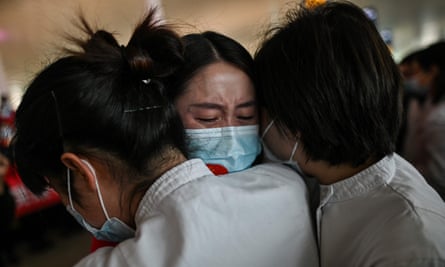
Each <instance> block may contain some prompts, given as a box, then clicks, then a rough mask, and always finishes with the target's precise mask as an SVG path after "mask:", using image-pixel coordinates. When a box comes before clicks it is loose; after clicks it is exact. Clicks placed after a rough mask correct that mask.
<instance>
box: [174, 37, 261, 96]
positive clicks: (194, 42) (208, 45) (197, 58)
mask: <svg viewBox="0 0 445 267" xmlns="http://www.w3.org/2000/svg"><path fill="white" fill-rule="evenodd" d="M182 41H183V44H184V61H185V64H184V65H183V66H182V68H181V69H179V70H178V72H177V73H176V74H175V78H174V79H172V80H173V81H174V83H175V85H174V86H171V89H172V90H171V91H169V97H170V99H172V100H176V99H177V98H178V97H179V96H180V95H182V94H183V92H184V90H185V89H186V87H187V86H188V82H189V81H190V80H191V79H192V78H193V76H195V74H196V73H197V72H198V71H200V70H201V69H202V68H204V67H206V66H208V65H210V64H212V63H216V62H220V61H222V62H227V63H229V64H232V65H233V66H235V67H237V68H239V69H240V70H242V71H243V72H244V73H246V74H247V75H248V76H249V77H250V78H251V79H252V80H253V75H252V72H253V59H252V56H251V55H250V54H249V52H248V51H247V50H246V49H245V48H244V47H243V46H242V45H241V44H239V43H238V42H237V41H235V40H233V39H231V38H230V37H227V36H225V35H222V34H219V33H216V32H212V31H206V32H204V33H194V34H188V35H185V36H183V37H182Z"/></svg>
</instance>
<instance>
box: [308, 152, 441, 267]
mask: <svg viewBox="0 0 445 267" xmlns="http://www.w3.org/2000/svg"><path fill="white" fill-rule="evenodd" d="M320 200H321V202H320V206H319V207H318V209H317V224H318V233H319V236H318V238H319V244H320V265H321V266H323V267H325V266H335V267H336V266H341V267H348V266H360V267H367V266H373V267H383V266H388V267H397V266H419V267H420V266H422V267H425V266H445V203H444V202H443V201H442V200H441V198H440V197H439V195H438V194H437V192H435V191H434V190H433V189H432V188H431V187H430V186H429V185H428V184H427V183H426V182H425V180H424V179H423V177H422V176H421V175H420V174H419V172H418V171H417V170H416V169H415V168H414V167H413V166H411V165H410V164H409V163H408V162H407V161H405V160H404V159H402V158H401V157H400V156H398V155H397V154H394V155H393V156H388V157H385V158H383V159H382V160H380V161H379V162H377V163H376V164H374V165H372V166H371V167H369V168H367V169H365V170H363V171H362V172H360V173H358V174H357V175H355V176H353V177H350V178H348V179H346V180H343V181H340V182H337V183H335V184H332V185H329V186H321V188H320Z"/></svg>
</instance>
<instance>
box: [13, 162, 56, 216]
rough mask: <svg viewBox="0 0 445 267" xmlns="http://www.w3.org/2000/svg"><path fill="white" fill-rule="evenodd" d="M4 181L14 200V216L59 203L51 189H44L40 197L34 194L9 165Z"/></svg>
mask: <svg viewBox="0 0 445 267" xmlns="http://www.w3.org/2000/svg"><path fill="white" fill-rule="evenodd" d="M5 182H6V184H7V185H8V186H9V191H10V193H11V195H12V196H13V198H14V200H15V205H16V212H15V216H16V217H17V218H20V217H22V216H24V215H27V214H30V213H33V212H36V211H39V210H42V209H45V208H48V207H50V206H53V205H55V204H58V203H60V198H59V195H58V194H57V193H56V191H54V190H53V189H50V190H48V191H46V192H45V193H44V194H43V195H42V196H40V197H38V196H36V195H34V194H33V193H32V192H31V191H29V189H28V188H27V187H26V186H25V185H24V184H23V182H22V179H20V177H19V175H18V173H17V171H15V169H14V168H13V167H9V169H8V173H7V174H6V176H5Z"/></svg>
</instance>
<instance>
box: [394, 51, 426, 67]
mask: <svg viewBox="0 0 445 267" xmlns="http://www.w3.org/2000/svg"><path fill="white" fill-rule="evenodd" d="M420 53H422V50H415V51H413V52H410V53H409V54H407V55H406V56H404V57H403V58H402V60H400V62H399V65H403V64H411V63H413V62H415V61H417V57H418V56H419V54H420Z"/></svg>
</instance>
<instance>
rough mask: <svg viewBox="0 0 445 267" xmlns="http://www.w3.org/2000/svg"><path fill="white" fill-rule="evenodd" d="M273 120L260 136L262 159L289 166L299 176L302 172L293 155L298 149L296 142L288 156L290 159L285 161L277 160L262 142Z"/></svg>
mask: <svg viewBox="0 0 445 267" xmlns="http://www.w3.org/2000/svg"><path fill="white" fill-rule="evenodd" d="M274 122H275V120H271V121H270V122H269V124H268V125H267V127H266V129H264V132H263V134H262V135H261V142H262V144H263V151H264V157H265V158H266V159H267V160H268V161H271V162H276V163H284V164H286V165H289V166H290V167H292V168H293V169H294V170H295V171H297V172H298V173H300V174H303V171H302V170H301V168H300V166H299V165H298V162H296V161H294V156H295V153H296V152H297V148H298V141H296V142H295V145H294V147H293V148H292V152H291V154H290V157H289V159H288V160H287V161H284V160H281V159H279V158H278V157H277V156H276V155H275V154H274V153H273V152H272V151H271V150H270V149H269V148H268V147H267V145H266V143H265V142H264V137H265V136H266V134H267V132H268V131H269V130H270V128H272V125H273V124H274Z"/></svg>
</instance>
